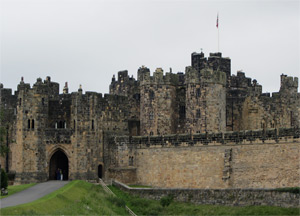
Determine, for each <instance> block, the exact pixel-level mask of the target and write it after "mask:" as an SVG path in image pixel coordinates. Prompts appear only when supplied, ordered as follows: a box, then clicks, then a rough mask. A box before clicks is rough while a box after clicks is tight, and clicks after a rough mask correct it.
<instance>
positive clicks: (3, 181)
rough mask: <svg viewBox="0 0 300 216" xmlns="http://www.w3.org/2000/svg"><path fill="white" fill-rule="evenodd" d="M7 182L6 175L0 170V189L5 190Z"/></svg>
mask: <svg viewBox="0 0 300 216" xmlns="http://www.w3.org/2000/svg"><path fill="white" fill-rule="evenodd" d="M7 186H8V182H7V174H6V172H5V171H4V169H1V188H5V189H6V188H7Z"/></svg>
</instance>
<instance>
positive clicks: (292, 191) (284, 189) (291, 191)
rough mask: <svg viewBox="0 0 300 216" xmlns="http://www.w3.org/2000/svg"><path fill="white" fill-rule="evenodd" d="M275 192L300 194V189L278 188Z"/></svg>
mask: <svg viewBox="0 0 300 216" xmlns="http://www.w3.org/2000/svg"><path fill="white" fill-rule="evenodd" d="M275 191H278V192H289V193H295V194H298V193H300V187H290V188H276V189H275Z"/></svg>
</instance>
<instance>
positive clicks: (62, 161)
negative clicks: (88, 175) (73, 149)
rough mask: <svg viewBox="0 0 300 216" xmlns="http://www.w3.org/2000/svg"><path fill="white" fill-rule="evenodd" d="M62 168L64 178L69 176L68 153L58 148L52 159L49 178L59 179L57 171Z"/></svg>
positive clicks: (66, 178)
mask: <svg viewBox="0 0 300 216" xmlns="http://www.w3.org/2000/svg"><path fill="white" fill-rule="evenodd" d="M58 170H61V172H62V174H63V180H68V178H69V160H68V157H67V156H66V154H65V153H64V152H63V151H62V150H60V149H58V150H57V151H56V152H55V153H54V154H53V155H52V157H51V159H50V166H49V180H57V171H58Z"/></svg>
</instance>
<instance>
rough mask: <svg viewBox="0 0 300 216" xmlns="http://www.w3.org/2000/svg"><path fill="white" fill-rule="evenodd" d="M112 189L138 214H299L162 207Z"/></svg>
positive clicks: (292, 211)
mask: <svg viewBox="0 0 300 216" xmlns="http://www.w3.org/2000/svg"><path fill="white" fill-rule="evenodd" d="M110 189H111V190H112V191H113V192H114V193H115V194H116V195H117V196H118V197H120V198H122V199H123V200H124V201H125V202H126V205H127V206H128V207H129V208H131V209H132V210H133V211H134V212H135V213H136V214H138V215H299V209H298V208H281V207H273V206H248V207H231V206H217V205H194V204H192V203H182V202H174V201H173V202H172V203H171V204H170V205H169V206H167V207H162V206H161V205H160V202H159V201H156V200H149V199H142V198H137V197H135V196H131V195H129V194H127V193H124V192H123V191H121V190H119V189H118V188H116V187H113V186H111V187H110Z"/></svg>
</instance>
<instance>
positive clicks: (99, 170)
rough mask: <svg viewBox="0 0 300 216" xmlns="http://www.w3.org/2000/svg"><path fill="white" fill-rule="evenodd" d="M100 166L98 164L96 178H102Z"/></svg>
mask: <svg viewBox="0 0 300 216" xmlns="http://www.w3.org/2000/svg"><path fill="white" fill-rule="evenodd" d="M102 169H103V168H102V165H101V164H100V165H99V166H98V177H99V178H102Z"/></svg>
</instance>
